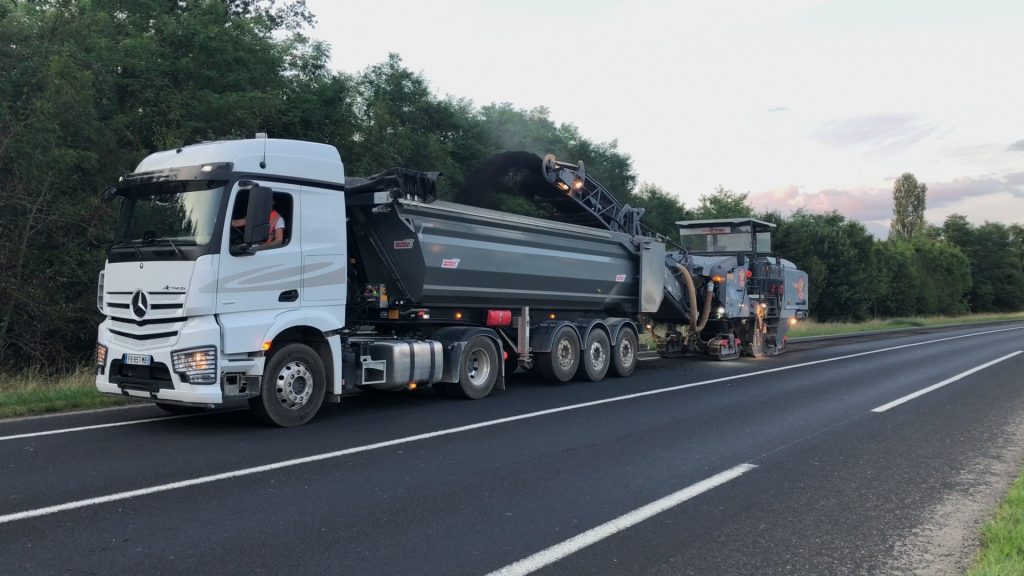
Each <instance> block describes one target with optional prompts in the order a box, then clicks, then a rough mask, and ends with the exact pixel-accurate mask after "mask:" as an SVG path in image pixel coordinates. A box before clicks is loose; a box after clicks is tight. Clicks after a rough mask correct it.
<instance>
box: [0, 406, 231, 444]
mask: <svg viewBox="0 0 1024 576" xmlns="http://www.w3.org/2000/svg"><path fill="white" fill-rule="evenodd" d="M239 410H246V408H234V409H232V410H217V411H216V412H213V411H211V412H197V413H195V414H178V415H177V416H159V417H157V418H143V419H141V420H126V421H124V422H108V423H106V424H90V425H88V426H76V427H74V428H60V429H58V430H43V431H42V432H26V433H24V434H13V435H11V436H0V442H3V441H4V440H20V439H23V438H35V437H36V436H52V435H54V434H67V433H69V432H82V431H83V430H98V429H100V428H115V427H117V426H131V425H132V424H145V423H147V422H162V421H164V420H177V419H179V418H194V417H196V416H207V415H210V414H225V413H227V412H238V411H239Z"/></svg>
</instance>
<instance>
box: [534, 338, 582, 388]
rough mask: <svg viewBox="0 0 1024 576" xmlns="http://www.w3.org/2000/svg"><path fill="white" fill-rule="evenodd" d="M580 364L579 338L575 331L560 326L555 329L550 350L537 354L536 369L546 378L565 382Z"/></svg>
mask: <svg viewBox="0 0 1024 576" xmlns="http://www.w3.org/2000/svg"><path fill="white" fill-rule="evenodd" d="M579 365H580V339H579V337H577V336H576V331H574V330H573V329H572V328H570V327H568V326H562V327H561V328H559V329H558V330H557V331H555V337H554V338H553V339H552V341H551V352H544V353H542V354H537V369H538V370H539V371H540V374H541V376H543V377H544V378H545V379H547V380H555V381H557V382H567V381H569V379H571V378H572V377H573V376H575V375H576V369H577V368H578V367H579Z"/></svg>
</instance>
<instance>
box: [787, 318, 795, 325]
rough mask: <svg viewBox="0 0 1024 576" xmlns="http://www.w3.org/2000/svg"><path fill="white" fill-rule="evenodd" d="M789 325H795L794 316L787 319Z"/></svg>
mask: <svg viewBox="0 0 1024 576" xmlns="http://www.w3.org/2000/svg"><path fill="white" fill-rule="evenodd" d="M789 325H790V326H796V318H790V319H789Z"/></svg>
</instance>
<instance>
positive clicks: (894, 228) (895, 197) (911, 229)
mask: <svg viewBox="0 0 1024 576" xmlns="http://www.w3.org/2000/svg"><path fill="white" fill-rule="evenodd" d="M927 195H928V186H927V185H926V184H925V183H924V182H918V181H917V178H915V177H914V175H913V174H911V173H910V172H906V173H904V174H903V175H902V176H900V177H899V178H897V179H896V183H895V184H894V185H893V188H892V201H893V209H892V222H891V223H890V224H889V238H892V239H893V240H913V239H914V238H916V237H918V236H919V235H921V234H923V233H924V232H925V221H924V209H925V198H926V196H927Z"/></svg>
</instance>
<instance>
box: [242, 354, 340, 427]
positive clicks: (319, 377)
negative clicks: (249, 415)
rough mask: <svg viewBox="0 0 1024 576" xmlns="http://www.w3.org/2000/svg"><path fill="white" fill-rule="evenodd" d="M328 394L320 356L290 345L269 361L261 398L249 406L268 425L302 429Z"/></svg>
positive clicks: (253, 399)
mask: <svg viewBox="0 0 1024 576" xmlns="http://www.w3.org/2000/svg"><path fill="white" fill-rule="evenodd" d="M326 392H327V371H326V370H324V364H323V361H322V360H320V356H319V355H318V354H317V353H316V352H314V351H313V349H312V348H310V347H309V346H306V345H305V344H288V345H287V346H285V347H283V348H281V349H280V350H278V351H277V352H275V353H274V355H273V356H271V357H270V358H269V359H268V361H267V365H266V367H265V368H264V369H263V383H262V385H261V387H260V395H259V396H258V397H256V398H250V399H249V407H250V408H252V410H253V412H254V413H255V414H256V417H257V418H259V419H260V420H262V421H263V422H265V423H267V424H272V425H274V426H281V427H282V428H287V427H291V426H300V425H302V424H305V423H306V422H309V421H310V420H311V419H312V418H313V416H316V413H317V412H318V411H319V410H320V406H321V405H323V403H324V394H326Z"/></svg>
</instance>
